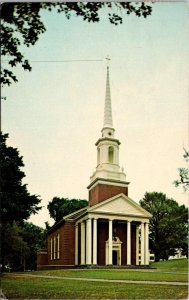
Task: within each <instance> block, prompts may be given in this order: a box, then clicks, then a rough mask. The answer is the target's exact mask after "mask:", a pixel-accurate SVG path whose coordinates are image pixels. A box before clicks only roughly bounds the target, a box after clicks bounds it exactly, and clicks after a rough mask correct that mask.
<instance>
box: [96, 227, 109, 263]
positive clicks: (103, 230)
mask: <svg viewBox="0 0 189 300" xmlns="http://www.w3.org/2000/svg"><path fill="white" fill-rule="evenodd" d="M97 237H98V240H97V264H98V265H105V242H106V241H107V240H108V222H98V223H97Z"/></svg>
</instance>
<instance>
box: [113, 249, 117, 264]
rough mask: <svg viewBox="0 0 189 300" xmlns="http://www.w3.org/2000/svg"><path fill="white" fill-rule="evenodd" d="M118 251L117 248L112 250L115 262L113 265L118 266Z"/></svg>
mask: <svg viewBox="0 0 189 300" xmlns="http://www.w3.org/2000/svg"><path fill="white" fill-rule="evenodd" d="M117 254H118V253H117V251H116V250H113V251H112V263H113V265H114V266H117V264H118V263H117V258H118V256H117Z"/></svg>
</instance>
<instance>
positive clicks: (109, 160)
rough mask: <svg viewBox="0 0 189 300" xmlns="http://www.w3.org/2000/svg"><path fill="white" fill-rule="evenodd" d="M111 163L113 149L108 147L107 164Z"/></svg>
mask: <svg viewBox="0 0 189 300" xmlns="http://www.w3.org/2000/svg"><path fill="white" fill-rule="evenodd" d="M113 161H114V148H113V147H112V146H110V147H109V148H108V162H109V163H113Z"/></svg>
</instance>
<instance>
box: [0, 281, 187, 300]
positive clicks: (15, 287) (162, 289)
mask: <svg viewBox="0 0 189 300" xmlns="http://www.w3.org/2000/svg"><path fill="white" fill-rule="evenodd" d="M2 287H3V291H4V294H5V295H6V297H7V298H8V299H187V287H186V286H169V285H165V286H163V285H161V286H156V285H150V286H148V285H135V284H125V283H103V282H82V281H72V280H55V279H41V278H40V279H39V278H27V277H24V278H20V277H14V276H11V277H9V278H6V277H5V278H4V281H3V284H2Z"/></svg>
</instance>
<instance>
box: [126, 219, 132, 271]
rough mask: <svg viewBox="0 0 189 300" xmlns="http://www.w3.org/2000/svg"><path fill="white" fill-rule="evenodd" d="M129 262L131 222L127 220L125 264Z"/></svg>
mask: <svg viewBox="0 0 189 300" xmlns="http://www.w3.org/2000/svg"><path fill="white" fill-rule="evenodd" d="M130 264H131V222H130V221H127V265H130Z"/></svg>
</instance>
